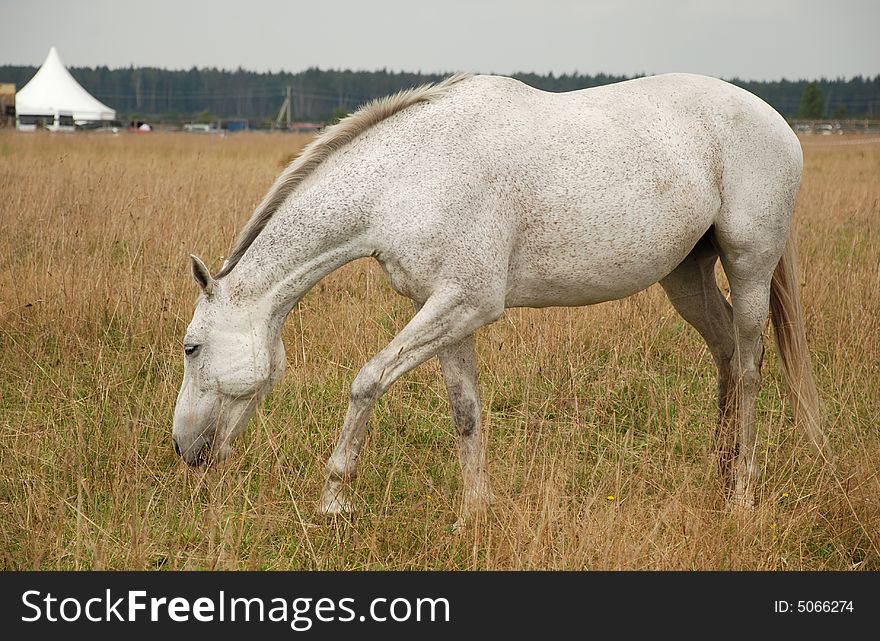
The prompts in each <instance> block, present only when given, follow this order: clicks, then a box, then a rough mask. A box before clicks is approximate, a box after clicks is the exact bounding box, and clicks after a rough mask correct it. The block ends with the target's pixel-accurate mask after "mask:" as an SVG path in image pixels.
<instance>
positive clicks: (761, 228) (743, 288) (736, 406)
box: [715, 199, 793, 507]
mask: <svg viewBox="0 0 880 641" xmlns="http://www.w3.org/2000/svg"><path fill="white" fill-rule="evenodd" d="M792 200H793V199H792ZM740 204H742V203H740ZM749 204H750V205H752V206H750V207H748V208H746V210H745V211H759V212H761V211H764V212H768V215H766V216H764V217H762V218H761V219H758V220H756V219H755V218H754V217H751V218H748V219H747V218H746V217H744V216H733V215H730V214H728V215H727V216H722V219H721V222H720V223H719V224H716V233H715V239H716V243H717V247H718V253H719V257H720V258H721V264H722V265H723V266H724V273H725V274H726V275H727V280H728V282H729V283H730V299H731V305H732V309H733V339H734V343H735V349H734V352H733V357H732V358H731V359H730V371H731V381H732V394H731V410H730V419H731V420H730V426H729V429H730V430H731V431H732V432H734V433H736V434H737V438H738V443H737V444H738V447H737V453H736V463H735V470H734V488H733V490H734V492H733V497H732V499H733V503H734V504H735V505H738V506H742V507H751V506H753V505H754V502H755V490H756V489H757V481H758V477H759V474H760V469H759V466H758V461H757V451H756V450H757V448H756V407H755V406H756V403H757V398H758V392H759V391H760V388H761V365H762V361H763V358H764V341H763V336H762V335H763V331H764V328H765V326H766V324H767V318H768V316H769V313H770V286H771V280H772V278H773V272H774V270H775V269H776V265H777V263H778V262H779V259H780V257H781V255H782V252H783V250H784V248H785V241H786V238H787V235H788V222H789V220H790V215H791V209H790V208H788V206H787V205H786V209H782V208H774V207H771V206H769V204H768V203H758V202H751V203H749ZM735 211H739V212H742V211H743V209H742V208H740V209H738V210H735ZM777 214H778V215H777Z"/></svg>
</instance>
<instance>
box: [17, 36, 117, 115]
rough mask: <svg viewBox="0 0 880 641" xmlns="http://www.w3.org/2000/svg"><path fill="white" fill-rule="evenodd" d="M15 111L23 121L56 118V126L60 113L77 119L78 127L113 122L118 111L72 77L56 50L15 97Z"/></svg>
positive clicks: (51, 50) (51, 52)
mask: <svg viewBox="0 0 880 641" xmlns="http://www.w3.org/2000/svg"><path fill="white" fill-rule="evenodd" d="M15 111H16V114H17V116H18V117H19V121H20V122H22V120H23V119H22V116H24V117H25V119H24V120H26V119H27V117H28V116H30V117H33V116H54V117H55V119H56V124H57V122H58V117H59V114H64V115H67V116H68V117H69V116H71V115H72V116H73V120H74V121H76V123H77V124H80V123H84V122H89V121H100V120H113V119H115V118H116V111H115V110H114V109H111V108H110V107H108V106H107V105H105V104H104V103H102V102H100V101H99V100H97V99H95V98H94V97H93V96H92V95H91V94H90V93H89V92H88V91H86V90H85V89H83V88H82V86H81V85H80V84H79V83H78V82H77V81H76V80H75V79H74V77H73V76H71V75H70V72H69V71H68V70H67V69H66V68H65V66H64V63H63V62H61V58H59V57H58V52H57V51H56V50H55V47H52V48H51V49H49V55H48V56H46V61H45V62H44V63H43V66H41V67H40V69H39V70H38V71H37V73H36V75H34V77H33V78H31V80H30V82H29V83H27V84H26V85H25V86H24V87H22V88H21V91H19V92H18V93H17V94H16V95H15Z"/></svg>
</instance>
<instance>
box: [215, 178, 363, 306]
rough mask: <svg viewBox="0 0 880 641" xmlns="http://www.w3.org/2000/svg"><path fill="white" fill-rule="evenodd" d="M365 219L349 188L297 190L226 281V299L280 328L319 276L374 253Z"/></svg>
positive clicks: (359, 201)
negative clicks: (261, 312) (259, 311)
mask: <svg viewBox="0 0 880 641" xmlns="http://www.w3.org/2000/svg"><path fill="white" fill-rule="evenodd" d="M340 195H342V196H340ZM369 219H370V215H369V205H368V199H367V197H366V194H362V193H359V191H355V188H354V187H353V186H347V185H340V184H334V185H332V186H331V185H328V184H327V181H323V185H322V184H321V183H319V184H317V185H315V186H312V187H310V188H308V189H298V190H297V192H296V193H295V194H294V195H293V196H291V197H290V198H288V199H287V200H286V201H285V203H284V204H283V205H282V206H281V207H279V209H278V211H276V212H275V214H274V215H273V217H272V219H271V220H270V221H269V224H268V225H266V228H265V229H263V231H262V232H261V233H260V235H259V236H257V238H256V240H254V242H253V244H252V245H251V246H250V248H249V249H248V251H247V252H246V253H245V255H244V256H243V257H242V259H241V261H240V262H239V264H238V265H236V266H235V268H234V269H233V270H232V271H231V272H230V273H229V275H228V276H227V277H226V279H227V282H228V285H227V286H228V289H229V291H230V293H231V294H232V295H233V296H234V297H235V298H236V299H238V300H239V301H240V302H241V303H242V304H243V305H259V306H261V307H263V308H264V309H268V310H270V311H269V315H270V318H274V319H276V320H277V321H279V322H280V323H283V319H284V318H286V316H287V314H288V313H289V312H290V310H291V309H292V308H293V306H294V305H296V303H297V302H298V301H299V300H300V299H301V298H302V297H303V296H305V294H306V293H307V292H308V291H309V290H310V289H311V288H312V287H313V286H314V285H315V284H316V283H317V282H318V281H319V280H321V279H322V278H323V277H324V276H326V275H327V274H329V273H330V272H332V271H334V270H336V269H338V268H339V267H341V266H342V265H344V264H346V263H348V262H351V261H352V260H355V259H357V258H362V257H364V256H369V255H370V254H371V253H373V247H372V246H371V245H370V243H369V233H368V232H369Z"/></svg>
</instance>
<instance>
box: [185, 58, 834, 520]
mask: <svg viewBox="0 0 880 641" xmlns="http://www.w3.org/2000/svg"><path fill="white" fill-rule="evenodd" d="M394 101H396V102H394ZM383 109H384V111H383ZM297 163H299V164H297ZM801 169H802V156H801V149H800V145H799V143H798V140H797V138H796V137H795V135H794V134H793V133H792V132H791V130H790V128H789V127H788V125H787V124H786V122H785V121H784V120H783V119H782V118H781V117H780V116H779V114H777V113H776V112H775V111H774V110H773V109H771V108H770V107H769V106H768V105H767V104H765V103H764V102H762V101H761V100H760V99H758V98H757V97H755V96H754V95H752V94H750V93H748V92H746V91H744V90H742V89H739V88H737V87H734V86H732V85H730V84H727V83H725V82H722V81H719V80H716V79H712V78H706V77H702V76H695V75H687V74H670V75H663V76H655V77H649V78H642V79H638V80H631V81H627V82H623V83H619V84H615V85H609V86H605V87H598V88H594V89H588V90H583V91H576V92H571V93H563V94H551V93H546V92H543V91H539V90H536V89H533V88H531V87H528V86H526V85H524V84H523V83H521V82H519V81H516V80H513V79H511V78H504V77H497V76H474V77H466V76H465V77H455V78H453V79H451V80H449V81H447V82H446V83H443V84H442V85H441V86H439V87H434V88H420V89H417V90H412V91H411V92H408V93H407V94H402V95H400V96H397V97H394V98H389V99H387V100H386V101H385V102H384V103H382V104H374V105H370V106H367V107H366V108H365V109H364V110H362V111H361V112H358V113H356V114H355V115H354V116H353V117H351V118H350V119H349V120H348V121H343V122H342V123H340V125H338V126H337V127H336V128H335V129H333V130H329V131H328V132H327V133H326V134H324V136H322V137H321V138H319V139H318V140H317V141H316V142H315V143H313V145H312V146H311V147H310V148H309V149H307V150H306V152H305V153H304V156H303V158H301V159H300V160H298V161H295V162H294V164H293V165H291V168H289V169H288V170H287V171H286V172H285V174H283V175H282V176H281V177H280V178H279V180H278V182H276V185H275V187H273V190H271V191H270V193H269V194H268V195H267V197H266V200H264V203H263V204H261V207H260V208H258V211H257V212H256V213H255V214H254V217H253V218H252V221H251V222H250V223H249V226H248V227H247V228H246V229H245V231H244V232H243V234H242V237H241V238H240V240H239V243H238V245H237V247H236V248H235V249H234V251H233V254H232V255H233V258H232V259H231V261H228V262H227V264H226V265H225V266H224V268H223V270H222V271H221V272H220V274H218V276H217V277H216V278H215V277H212V276H211V275H210V273H209V271H208V270H207V268H206V267H205V266H204V265H203V264H202V263H201V261H199V260H198V259H195V258H193V271H194V275H195V276H196V279H197V281H198V282H199V284H200V285H201V286H202V289H203V291H204V295H203V296H202V298H201V299H200V302H199V304H198V306H197V309H196V312H195V315H194V318H193V321H192V323H191V325H190V327H189V329H188V333H187V338H186V344H187V352H188V354H187V357H186V374H185V377H184V382H183V386H182V388H181V392H180V396H179V398H178V403H177V408H176V411H175V426H174V438H175V445H176V447H178V449H179V451H180V452H181V453H182V454H183V456H184V458H186V460H187V461H188V462H190V463H198V462H200V461H201V460H203V456H202V454H203V450H204V449H205V448H208V447H211V446H213V449H214V453H215V455H216V456H220V457H222V456H225V455H227V454H228V452H229V443H230V442H231V440H232V439H233V438H234V437H235V436H236V435H237V434H238V433H239V432H241V430H242V429H243V428H244V426H245V425H246V423H247V421H248V419H249V417H250V415H251V414H252V413H253V410H254V408H255V407H256V404H257V402H258V401H259V398H261V397H262V396H263V395H264V394H265V393H267V392H268V390H269V389H270V388H271V385H272V384H273V382H274V381H275V380H277V378H278V377H279V376H280V374H281V372H282V371H283V367H284V355H283V346H281V343H280V340H279V332H280V328H281V326H282V324H283V322H284V319H285V318H286V316H287V314H288V313H289V312H290V310H291V309H292V308H293V306H294V305H295V304H296V302H297V301H298V300H299V299H300V298H301V297H302V296H303V295H304V294H305V293H306V292H307V291H308V290H309V289H310V288H311V287H312V286H313V285H314V284H315V283H316V282H317V281H318V280H320V279H321V278H322V277H323V276H324V275H326V274H327V273H329V272H330V271H332V270H334V269H336V268H338V267H339V266H341V265H343V264H345V263H347V262H349V261H351V260H353V259H355V258H359V257H364V256H373V257H375V258H376V259H377V260H378V261H379V262H380V264H381V265H382V267H383V268H384V270H385V272H386V273H387V275H388V278H389V280H390V282H391V285H392V286H393V287H394V289H395V290H396V291H398V292H399V293H401V294H402V295H404V296H407V297H409V298H411V299H412V300H413V301H414V303H415V306H416V309H417V310H418V311H417V313H416V315H415V316H414V317H413V319H412V321H411V322H410V323H409V324H408V325H407V326H406V327H405V328H404V329H403V330H402V331H401V332H400V334H399V335H398V336H397V337H395V338H394V340H392V341H391V343H390V344H389V345H388V346H387V347H386V348H385V349H383V350H382V351H381V352H379V354H377V355H376V356H375V357H374V358H373V359H371V360H370V361H369V362H368V363H367V364H366V365H365V366H364V367H363V369H362V370H361V371H360V372H359V374H358V375H357V376H356V377H355V379H354V381H353V384H352V390H351V399H350V404H349V409H348V413H347V416H346V419H345V424H344V426H343V429H342V434H341V436H340V439H339V443H338V445H337V447H336V449H335V451H334V453H333V455H332V456H331V457H330V460H329V461H328V482H327V486H326V488H325V491H324V495H323V497H322V501H321V509H322V510H323V511H324V512H327V513H337V512H342V511H346V510H348V509H350V500H349V497H348V495H347V484H348V483H349V482H350V481H351V480H352V479H353V478H354V477H355V476H356V472H357V457H358V453H359V451H360V447H361V443H362V441H363V434H364V429H365V426H366V423H367V420H368V417H369V414H370V412H371V410H372V407H373V405H374V403H375V401H376V399H377V398H378V397H379V396H381V394H382V393H384V391H385V390H386V389H387V388H388V386H389V385H391V384H392V383H393V382H394V381H395V380H396V379H397V378H399V377H400V376H401V375H402V374H403V373H405V372H406V371H408V370H410V369H412V368H413V367H415V366H417V365H419V364H420V363H422V362H424V361H425V360H427V359H428V358H430V357H432V356H435V355H437V356H439V358H440V361H441V366H442V371H443V376H444V379H445V382H446V385H447V389H448V391H449V395H450V400H451V402H452V408H453V419H454V422H455V425H456V427H457V429H458V432H459V435H460V458H461V464H462V469H463V473H464V481H465V483H464V487H465V492H464V508H463V512H462V516H466V515H467V514H470V513H473V512H475V511H479V510H481V509H483V508H484V507H485V505H486V504H488V502H489V501H490V500H491V491H490V489H489V481H488V476H487V474H486V471H485V464H484V454H483V448H482V441H481V437H480V429H479V426H480V403H479V394H478V390H477V381H476V378H477V377H476V363H475V356H474V343H473V334H474V331H475V330H476V329H478V328H479V327H481V326H482V325H485V324H487V323H491V322H493V321H494V320H495V319H497V318H498V317H499V315H500V314H501V313H502V312H503V310H504V309H505V308H506V307H516V306H529V307H542V306H548V305H587V304H592V303H597V302H601V301H607V300H612V299H618V298H622V297H625V296H628V295H630V294H633V293H635V292H638V291H640V290H642V289H644V288H646V287H648V286H650V285H651V284H653V283H657V282H660V283H661V284H662V285H663V287H664V288H665V289H666V291H667V293H668V294H669V296H670V299H671V300H672V302H673V304H674V305H675V307H676V308H677V309H678V310H679V312H680V313H681V314H682V315H683V316H684V317H685V318H686V319H687V320H688V322H690V323H691V324H692V325H693V326H694V327H695V328H696V329H697V330H698V331H699V332H700V333H701V334H702V335H703V337H704V338H705V339H706V341H707V344H708V345H709V348H710V350H711V351H712V354H713V357H714V358H715V361H716V364H717V365H718V368H719V408H720V412H719V423H718V428H717V434H718V438H717V442H718V449H719V455H720V461H721V471H722V475H723V476H724V478H725V480H726V481H727V483H728V484H729V486H730V489H731V497H732V498H733V499H734V500H735V501H736V502H737V503H739V504H742V505H749V504H751V502H752V496H753V494H754V489H755V483H756V481H757V476H758V471H757V465H756V463H755V456H754V448H755V438H754V421H755V416H754V401H755V396H756V394H757V391H758V387H759V385H760V365H761V358H762V355H763V345H762V343H761V331H762V329H763V326H764V323H765V321H766V319H767V315H768V305H769V304H770V302H771V289H773V300H774V301H775V302H779V306H780V313H779V316H780V317H784V318H786V319H788V322H787V323H786V324H785V325H786V326H785V327H781V328H780V326H779V325H777V333H778V334H779V333H780V332H783V333H785V337H787V344H788V345H789V346H791V345H794V348H793V349H789V350H788V355H787V356H786V353H783V361H784V363H783V364H784V365H785V366H786V369H787V371H788V373H789V374H790V378H791V381H792V389H793V391H794V396H795V401H796V402H795V405H796V408H799V409H800V413H801V414H802V415H803V416H804V417H805V418H804V420H805V421H806V422H807V427H808V428H809V429H810V432H811V434H813V435H814V437H816V438H817V440H819V439H820V436H821V434H820V432H819V425H818V414H817V412H818V409H817V408H818V401H817V399H816V397H815V385H814V383H813V381H812V374H811V373H810V368H809V364H808V362H807V361H806V347H805V342H804V340H803V325H802V320H801V311H800V300H799V296H798V290H797V278H796V272H795V271H794V270H795V266H794V265H795V263H794V246H793V244H791V243H788V244H787V241H788V237H789V228H790V220H791V214H792V209H793V203H794V198H795V194H796V192H797V189H798V185H799V181H800V175H801ZM718 257H720V258H721V261H722V263H723V266H724V269H725V272H726V274H727V276H728V279H729V281H730V284H731V301H730V303H728V301H727V300H725V298H724V297H723V296H722V295H721V294H720V292H719V291H718V289H717V286H716V285H715V280H714V265H715V262H716V260H717V259H718ZM786 257H788V258H787V259H786ZM774 274H775V276H774ZM783 312H784V313H783ZM776 316H777V314H776V313H774V318H776ZM783 342H785V341H783ZM783 352H785V350H783Z"/></svg>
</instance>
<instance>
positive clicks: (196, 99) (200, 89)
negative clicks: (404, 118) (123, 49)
mask: <svg viewBox="0 0 880 641" xmlns="http://www.w3.org/2000/svg"><path fill="white" fill-rule="evenodd" d="M69 70H70V72H71V74H72V75H73V77H74V78H76V79H77V81H78V82H79V83H80V84H81V85H82V86H83V87H84V88H85V89H86V90H87V91H89V92H90V93H91V94H92V95H93V96H95V97H96V98H97V99H98V100H100V101H102V102H104V103H106V104H107V105H109V106H110V107H112V108H114V109H116V111H117V114H118V118H119V119H120V120H127V119H132V118H141V119H148V120H162V121H184V120H191V119H195V118H197V117H199V118H200V119H202V120H204V119H205V117H206V115H209V116H210V117H211V118H243V119H248V120H250V121H252V122H253V123H254V124H258V123H267V122H269V121H271V120H273V119H274V117H275V114H276V113H277V112H278V109H279V108H280V106H281V103H282V101H283V99H284V96H285V94H286V90H287V87H291V89H292V93H293V99H292V105H291V106H292V108H293V119H294V120H298V121H313V122H326V121H328V120H331V119H332V118H334V117H338V116H339V114H340V113H347V112H350V111H352V110H354V109H355V108H356V107H357V106H358V105H360V104H363V103H364V102H366V101H368V100H370V99H372V98H375V97H377V96H382V95H386V94H389V93H393V92H395V91H399V90H401V89H405V88H408V87H412V86H414V85H418V84H422V83H425V82H434V81H437V80H440V79H442V78H443V77H445V74H423V73H408V72H393V71H387V70H381V71H350V70H321V69H317V68H311V69H307V70H305V71H302V72H299V73H287V72H278V73H272V72H267V73H259V72H254V71H246V70H244V69H241V68H239V69H236V70H234V71H229V70H223V69H216V68H203V69H198V68H195V67H194V68H192V69H189V70H169V69H157V68H153V67H128V68H119V69H110V68H108V67H104V66H102V67H94V68H92V67H72V68H70V69H69ZM36 71H37V68H36V67H32V66H15V65H2V66H0V82H13V83H15V84H16V85H17V86H18V87H19V88H21V87H23V86H24V85H25V84H26V83H27V82H28V81H29V80H30V79H31V78H32V77H33V75H34V74H35V73H36ZM514 76H515V77H517V78H519V79H520V80H522V81H524V82H526V83H527V84H529V85H532V86H534V87H538V88H540V89H544V90H547V91H571V90H575V89H584V88H587V87H595V86H599V85H605V84H609V83H612V82H619V81H621V80H626V79H627V77H626V76H614V75H606V74H597V75H589V74H580V73H572V74H562V75H554V74H552V73H551V74H548V75H537V74H531V73H519V74H514ZM730 81H731V82H733V83H734V84H736V85H739V86H741V87H743V88H745V89H747V90H748V91H751V92H752V93H754V94H756V95H758V96H760V97H761V98H763V99H764V100H766V101H767V102H768V103H769V104H771V105H772V106H773V107H774V108H775V109H776V110H777V111H779V112H780V113H781V114H782V115H784V116H786V117H787V118H795V117H797V116H798V112H799V110H800V111H801V113H802V115H803V109H802V108H801V107H802V105H801V101H802V98H803V96H804V92H805V90H807V87H808V85H812V88H811V89H810V90H809V93H810V100H811V111H810V114H811V115H810V116H809V117H822V116H825V117H836V118H880V75H877V76H875V77H873V78H870V77H868V78H866V77H863V76H856V77H854V78H851V79H843V78H838V79H831V80H829V79H821V80H818V81H813V82H812V83H811V82H809V81H807V80H780V81H747V80H741V79H738V78H733V79H731V80H730ZM817 96H818V98H817ZM817 100H818V103H817ZM817 113H818V114H819V115H816V114H817Z"/></svg>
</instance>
